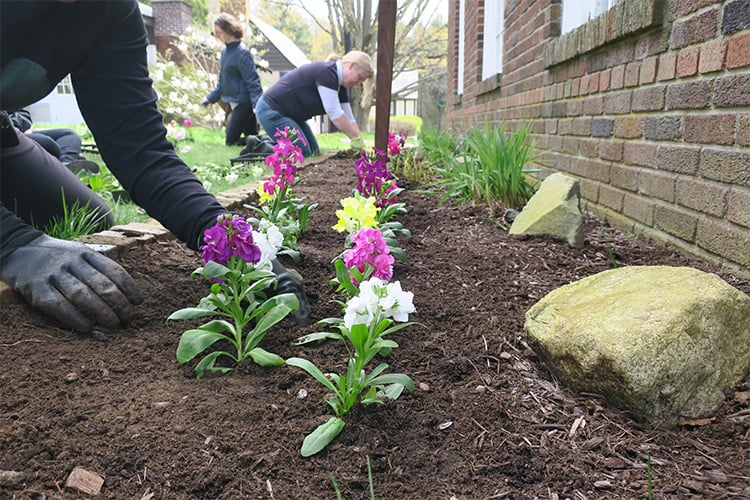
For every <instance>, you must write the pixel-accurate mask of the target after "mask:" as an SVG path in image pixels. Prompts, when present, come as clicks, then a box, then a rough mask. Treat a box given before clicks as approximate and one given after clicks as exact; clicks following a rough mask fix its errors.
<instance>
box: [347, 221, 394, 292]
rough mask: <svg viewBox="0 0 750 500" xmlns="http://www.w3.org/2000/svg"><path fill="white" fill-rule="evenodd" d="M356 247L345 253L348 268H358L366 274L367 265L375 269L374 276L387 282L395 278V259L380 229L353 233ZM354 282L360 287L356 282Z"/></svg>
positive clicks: (366, 229)
mask: <svg viewBox="0 0 750 500" xmlns="http://www.w3.org/2000/svg"><path fill="white" fill-rule="evenodd" d="M351 240H352V243H354V246H353V247H352V248H350V249H349V250H347V251H346V252H345V253H344V264H346V267H347V268H351V267H356V268H357V269H359V271H360V272H364V271H365V268H366V267H367V264H369V265H371V266H372V267H373V272H372V276H374V277H376V278H380V279H382V280H385V281H390V279H391V278H392V277H393V262H394V260H395V259H394V258H393V256H392V255H391V254H390V253H391V249H390V247H388V244H387V243H386V242H385V240H384V239H383V233H381V232H380V230H379V229H373V228H364V229H360V230H358V231H355V232H354V233H352V238H351ZM352 281H353V282H354V283H355V284H357V285H358V283H357V282H356V280H355V279H354V278H352Z"/></svg>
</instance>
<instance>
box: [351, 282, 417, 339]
mask: <svg viewBox="0 0 750 500" xmlns="http://www.w3.org/2000/svg"><path fill="white" fill-rule="evenodd" d="M413 299H414V294H413V293H411V292H404V291H403V290H402V289H401V283H400V282H398V281H396V282H395V283H386V282H385V281H383V280H381V279H380V278H374V277H373V278H370V279H369V280H367V281H363V282H362V283H361V284H360V285H359V295H358V296H356V297H352V298H351V299H349V302H347V303H346V311H345V312H344V325H345V326H346V327H347V328H349V329H351V327H352V326H354V325H357V324H365V325H367V326H370V325H371V324H372V323H377V322H380V321H381V320H382V319H384V318H393V320H394V321H401V322H404V321H408V320H409V313H413V312H415V309H414V304H413V302H412V301H413Z"/></svg>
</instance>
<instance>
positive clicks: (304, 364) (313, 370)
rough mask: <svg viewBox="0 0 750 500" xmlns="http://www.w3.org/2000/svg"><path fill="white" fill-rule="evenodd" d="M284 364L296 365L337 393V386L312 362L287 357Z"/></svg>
mask: <svg viewBox="0 0 750 500" xmlns="http://www.w3.org/2000/svg"><path fill="white" fill-rule="evenodd" d="M286 364H287V365H289V366H296V367H297V368H302V369H303V370H305V371H306V372H307V373H308V374H310V375H311V376H312V377H313V378H314V379H315V380H317V381H318V382H320V383H321V384H323V385H324V386H326V387H327V388H328V389H330V390H331V391H333V392H334V393H335V394H336V395H339V394H340V393H339V390H338V388H337V387H336V386H335V385H334V384H333V382H331V380H330V379H329V378H328V377H326V376H325V374H323V372H322V371H320V369H319V368H318V367H317V366H315V365H314V364H312V362H310V361H308V360H306V359H304V358H289V359H287V360H286Z"/></svg>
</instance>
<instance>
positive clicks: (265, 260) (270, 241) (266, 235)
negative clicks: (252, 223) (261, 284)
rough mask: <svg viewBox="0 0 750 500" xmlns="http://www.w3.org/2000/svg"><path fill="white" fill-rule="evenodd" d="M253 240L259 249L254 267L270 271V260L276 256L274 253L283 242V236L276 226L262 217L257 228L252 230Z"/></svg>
mask: <svg viewBox="0 0 750 500" xmlns="http://www.w3.org/2000/svg"><path fill="white" fill-rule="evenodd" d="M253 242H254V243H255V244H256V245H258V248H259V249H260V260H259V261H258V263H257V264H255V268H256V269H266V270H268V271H270V270H271V268H272V267H273V266H272V264H271V261H273V259H275V258H276V253H277V252H278V250H279V248H281V244H282V243H283V242H284V236H283V235H282V234H281V231H279V228H278V227H276V226H275V225H274V224H272V223H271V222H269V221H268V220H267V219H263V220H261V221H260V223H259V224H258V230H257V231H253Z"/></svg>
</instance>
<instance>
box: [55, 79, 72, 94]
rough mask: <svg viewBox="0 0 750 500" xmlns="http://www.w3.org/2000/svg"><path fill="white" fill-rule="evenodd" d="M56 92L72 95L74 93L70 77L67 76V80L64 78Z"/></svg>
mask: <svg viewBox="0 0 750 500" xmlns="http://www.w3.org/2000/svg"><path fill="white" fill-rule="evenodd" d="M55 91H56V92H57V93H58V94H72V93H73V85H72V84H71V83H70V75H67V76H66V77H65V78H63V79H62V80H61V81H60V83H58V84H57V88H56V89H55Z"/></svg>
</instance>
